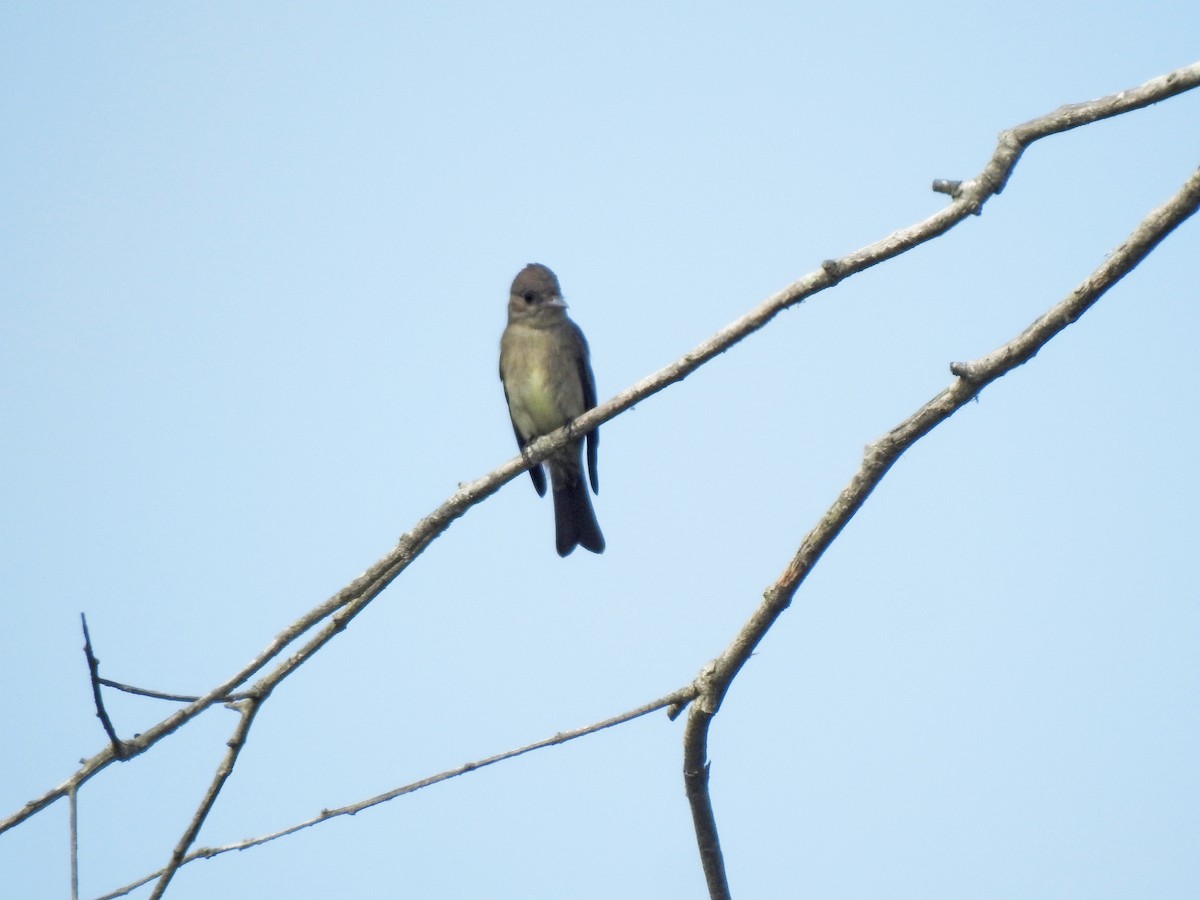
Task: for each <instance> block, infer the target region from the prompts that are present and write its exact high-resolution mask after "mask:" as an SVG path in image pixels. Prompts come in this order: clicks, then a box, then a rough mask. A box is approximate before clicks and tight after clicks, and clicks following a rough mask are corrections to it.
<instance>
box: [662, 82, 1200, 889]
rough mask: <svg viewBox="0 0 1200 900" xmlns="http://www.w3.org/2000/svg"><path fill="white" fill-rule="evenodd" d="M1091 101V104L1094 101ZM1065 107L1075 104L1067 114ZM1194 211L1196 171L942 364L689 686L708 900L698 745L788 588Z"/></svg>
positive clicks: (693, 783)
mask: <svg viewBox="0 0 1200 900" xmlns="http://www.w3.org/2000/svg"><path fill="white" fill-rule="evenodd" d="M1098 102H1100V101H1098ZM1066 109H1068V110H1071V109H1074V107H1066ZM1198 207H1200V170H1197V171H1196V172H1194V173H1193V174H1192V176H1191V178H1189V179H1188V180H1187V182H1185V183H1184V185H1183V187H1182V188H1181V189H1180V191H1179V193H1177V194H1176V195H1175V196H1174V197H1172V198H1171V199H1170V200H1169V201H1167V202H1166V203H1165V204H1163V205H1162V206H1160V207H1159V208H1158V209H1155V210H1154V211H1153V212H1151V213H1150V214H1149V215H1148V216H1147V217H1146V218H1145V219H1143V220H1142V222H1141V224H1140V225H1138V227H1137V228H1136V229H1134V231H1133V233H1132V234H1131V235H1130V236H1129V237H1128V238H1127V239H1126V240H1125V242H1124V243H1123V244H1121V246H1119V247H1118V248H1117V249H1116V250H1114V251H1113V252H1112V254H1111V255H1110V256H1109V257H1108V259H1107V260H1105V262H1104V264H1103V265H1101V266H1100V267H1099V268H1098V269H1097V270H1096V271H1095V272H1093V273H1092V274H1091V275H1089V276H1088V277H1087V278H1086V279H1084V280H1083V281H1082V282H1081V283H1080V284H1079V286H1078V287H1076V288H1075V290H1073V291H1072V292H1071V293H1070V294H1068V295H1067V296H1066V297H1064V298H1063V299H1062V300H1060V301H1059V302H1058V303H1057V304H1055V305H1054V306H1053V307H1051V308H1050V310H1049V311H1048V312H1046V313H1045V314H1044V315H1042V316H1041V317H1040V318H1038V319H1037V320H1036V321H1035V322H1034V323H1033V324H1031V325H1030V326H1029V327H1028V328H1026V329H1025V330H1024V331H1023V332H1021V334H1020V335H1018V336H1017V337H1015V338H1013V339H1012V340H1011V341H1009V342H1008V343H1007V344H1004V345H1003V346H1002V347H999V348H998V349H996V350H994V351H992V352H991V353H989V354H988V355H987V356H985V357H983V358H982V359H978V360H975V361H974V362H968V363H954V364H952V365H951V366H950V370H951V372H952V373H953V374H954V375H955V376H956V378H955V381H954V382H953V383H952V384H951V385H950V386H949V387H947V388H946V389H945V390H943V391H942V392H941V393H940V394H938V395H937V396H936V397H934V398H933V399H932V400H930V401H929V402H928V403H926V404H925V405H924V406H922V407H921V408H920V409H919V410H917V411H916V412H915V413H914V414H913V415H912V416H910V417H909V418H907V419H905V420H904V421H903V422H901V423H900V424H899V425H897V426H896V427H895V428H893V429H892V430H891V431H890V432H888V433H887V434H885V435H884V436H883V437H881V438H880V439H879V440H877V441H875V442H874V443H873V444H871V445H869V446H868V447H867V450H866V453H865V455H864V458H863V462H862V466H861V467H860V468H859V470H858V472H856V473H855V475H854V477H853V478H852V479H851V480H850V483H849V484H848V485H847V486H846V487H845V488H844V489H843V490H842V492H841V494H840V495H839V496H838V498H837V500H836V501H835V502H834V504H833V506H831V507H830V508H829V510H828V511H827V512H826V513H825V515H824V516H823V517H822V518H821V521H820V522H818V523H817V525H816V527H814V528H813V529H812V530H811V531H810V532H809V533H808V534H807V535H806V536H805V537H804V540H803V542H802V543H801V544H800V549H799V550H797V551H796V555H795V556H794V557H793V558H792V560H791V562H789V563H788V565H787V568H786V569H785V570H784V572H783V574H782V575H781V576H780V577H779V579H778V580H777V581H776V582H775V583H774V584H772V585H771V586H770V587H769V588H767V590H766V592H765V593H764V595H763V602H762V603H761V604H760V605H759V607H758V609H756V610H755V611H754V614H753V615H752V616H751V617H750V620H749V621H748V622H747V623H746V624H745V625H744V626H743V627H742V629H741V631H739V632H738V633H737V635H736V636H735V637H734V639H733V641H732V643H730V645H729V647H728V648H726V650H725V652H724V653H722V654H721V655H720V656H719V657H717V659H716V660H714V661H713V662H712V663H710V664H709V665H708V666H707V667H706V668H705V670H704V671H703V672H702V673H701V675H700V677H699V678H698V679H697V681H696V684H697V687H698V688H699V690H700V694H699V696H698V697H697V698H696V700H695V702H694V703H693V704H692V708H691V711H690V712H689V713H688V721H687V726H686V727H685V729H684V783H685V785H686V787H687V793H688V800H689V801H690V802H691V805H692V818H693V820H694V822H695V825H696V838H697V842H698V844H699V847H700V856H701V862H702V864H703V866H704V873H705V877H706V879H707V881H708V885H709V894H710V896H711V897H712V898H714V900H716V898H724V897H728V896H729V885H728V882H727V880H726V877H725V871H724V862H723V860H722V857H721V851H720V842H719V840H718V838H717V831H716V820H715V818H714V816H713V812H712V801H711V799H710V796H709V791H708V765H709V764H708V762H707V757H706V749H705V748H706V746H707V742H708V730H709V727H710V725H711V723H712V719H713V716H715V715H716V713H717V710H718V709H719V708H720V706H721V701H722V700H723V699H724V697H725V693H726V692H727V691H728V689H729V685H730V684H731V683H732V682H733V679H734V678H735V677H736V676H737V674H738V672H739V671H741V668H742V666H743V665H745V663H746V661H747V660H748V659H749V658H750V656H751V654H752V653H753V652H754V650H755V648H756V647H757V646H758V645H759V643H760V642H761V641H762V639H763V638H764V637H765V636H766V633H767V632H768V631H769V630H770V628H771V626H772V625H774V624H775V621H776V620H777V619H778V618H779V616H780V615H781V614H782V613H783V611H784V610H785V609H787V608H788V606H789V605H790V604H791V602H792V597H793V596H794V595H795V593H796V590H797V589H798V588H799V587H800V585H801V584H802V583H803V581H804V579H805V578H806V577H807V576H808V573H809V572H811V571H812V569H813V567H814V566H815V565H816V564H817V561H818V560H820V558H821V556H822V554H824V552H825V550H826V549H828V547H829V546H830V545H831V544H832V543H833V541H834V540H835V539H836V538H837V536H838V535H839V534H840V533H841V531H842V529H843V528H844V527H845V526H846V524H847V523H848V522H849V521H850V519H851V518H853V516H854V514H855V513H856V512H858V510H859V509H860V508H861V507H862V505H863V504H864V503H865V502H866V500H867V498H868V497H869V496H870V495H871V492H872V491H873V490H874V489H875V486H876V485H877V484H879V482H880V481H881V480H882V479H883V476H884V475H886V474H887V472H888V470H889V469H890V468H891V467H892V464H893V463H895V462H896V460H897V459H899V458H900V455H901V454H902V453H904V451H905V450H907V449H908V448H909V447H911V446H912V445H913V444H915V443H916V442H917V441H918V440H920V439H921V438H922V437H924V436H925V435H926V434H928V433H929V432H930V431H932V430H933V429H934V428H935V427H937V426H938V425H940V424H941V423H942V422H944V421H946V420H947V419H948V418H950V416H952V415H953V414H954V413H955V412H957V411H958V410H959V409H961V408H962V407H963V406H964V405H966V404H967V403H968V402H970V401H971V400H972V399H974V398H975V397H976V396H977V395H978V394H979V392H980V391H981V390H983V388H985V387H986V386H987V385H989V384H991V383H992V382H993V381H995V380H996V379H998V378H1000V377H1002V376H1004V375H1006V374H1008V373H1009V372H1011V371H1012V370H1013V369H1015V368H1016V367H1017V366H1020V365H1022V364H1024V363H1026V362H1028V361H1029V360H1031V359H1032V358H1033V357H1034V356H1035V355H1036V354H1037V352H1038V351H1039V350H1041V349H1042V347H1044V346H1045V345H1046V344H1047V343H1048V342H1049V341H1050V340H1051V339H1052V338H1053V337H1054V336H1055V335H1057V334H1058V333H1059V332H1061V331H1062V330H1063V329H1065V328H1066V327H1067V326H1068V325H1070V324H1071V323H1073V322H1074V321H1076V320H1077V319H1078V318H1079V317H1080V316H1082V315H1083V314H1084V313H1085V312H1086V311H1087V310H1088V309H1089V308H1090V307H1091V306H1092V305H1093V304H1094V303H1095V302H1096V301H1097V300H1099V299H1100V298H1101V297H1102V296H1104V294H1105V293H1106V292H1107V291H1108V289H1109V288H1111V287H1112V286H1113V285H1114V284H1116V283H1117V282H1118V281H1120V280H1121V279H1122V278H1123V277H1124V276H1125V275H1126V274H1128V273H1129V272H1130V271H1132V270H1133V269H1134V268H1135V267H1136V266H1137V265H1138V264H1139V263H1140V262H1141V261H1142V260H1143V259H1145V258H1146V256H1147V255H1148V254H1149V253H1150V252H1151V251H1152V250H1153V249H1154V248H1155V247H1156V246H1158V244H1159V242H1160V241H1162V240H1163V239H1164V238H1165V237H1166V236H1167V235H1168V234H1170V233H1171V232H1172V231H1173V230H1174V229H1175V228H1176V227H1178V226H1179V225H1180V224H1181V223H1182V222H1184V221H1185V220H1186V219H1187V218H1188V217H1190V216H1191V215H1192V214H1194V213H1195V212H1196V210H1197V208H1198Z"/></svg>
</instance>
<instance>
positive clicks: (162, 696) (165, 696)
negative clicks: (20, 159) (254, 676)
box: [100, 678, 250, 703]
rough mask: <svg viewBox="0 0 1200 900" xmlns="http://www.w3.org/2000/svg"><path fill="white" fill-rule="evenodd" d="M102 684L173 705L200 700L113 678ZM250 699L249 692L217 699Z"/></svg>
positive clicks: (222, 700)
mask: <svg viewBox="0 0 1200 900" xmlns="http://www.w3.org/2000/svg"><path fill="white" fill-rule="evenodd" d="M100 683H101V684H102V685H104V686H105V687H110V688H112V689H113V690H117V691H123V692H124V693H126V694H135V695H136V696H138V697H150V698H151V699H153V700H170V701H171V702H173V703H195V702H196V701H197V700H199V699H200V698H199V697H198V696H197V695H195V694H171V693H168V692H166V691H155V690H151V689H150V688H140V687H135V686H134V685H132V684H125V683H124V682H120V681H113V680H112V679H111V678H101V679H100ZM249 697H250V692H249V691H239V692H237V693H233V694H229V695H227V696H225V697H219V698H217V702H219V703H236V702H237V701H238V700H246V699H248V698H249Z"/></svg>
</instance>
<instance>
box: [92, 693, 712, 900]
mask: <svg viewBox="0 0 1200 900" xmlns="http://www.w3.org/2000/svg"><path fill="white" fill-rule="evenodd" d="M695 694H696V688H695V685H690V684H689V685H688V686H687V687H683V688H680V689H679V690H677V691H672V692H671V693H670V694H667V695H666V696H665V697H660V698H659V699H657V700H653V701H651V702H650V703H646V704H643V705H642V706H639V707H637V708H636V709H631V710H629V711H627V712H623V713H620V714H619V715H616V716H612V717H611V718H608V719H604V720H602V721H600V722H594V723H593V724H591V725H585V726H583V727H582V728H576V729H573V730H571V731H560V732H559V733H558V734H556V735H554V736H553V737H548V738H543V739H542V740H540V741H535V742H534V743H532V744H527V745H526V746H524V747H518V748H517V749H515V750H507V751H505V752H504V753H497V754H496V755H495V756H489V757H487V758H485V759H480V760H476V761H475V762H469V763H464V764H463V765H461V766H458V767H456V768H453V769H447V770H446V771H444V772H439V773H438V774H437V775H430V776H429V777H427V778H422V779H421V780H419V781H414V782H411V783H410V784H406V785H402V786H401V787H397V788H393V789H392V790H390V791H386V792H385V793H382V794H379V795H377V796H375V797H370V798H368V799H366V800H360V801H358V802H357V803H351V804H349V805H348V806H341V807H338V808H337V809H323V810H321V812H320V814H319V815H316V816H313V817H312V818H311V819H306V820H305V821H303V822H297V823H296V824H295V825H289V826H288V827H287V828H282V829H280V830H279V831H274V832H272V833H270V834H264V835H259V836H258V837H253V838H246V839H245V840H242V841H236V842H234V843H232V844H224V845H222V846H220V847H199V848H197V849H195V850H193V851H192V852H191V853H188V854H187V855H186V856H184V857H183V859H182V860H180V862H179V865H180V866H183V865H186V864H187V863H190V862H194V861H195V860H197V859H212V858H213V857H214V856H220V855H221V854H222V853H228V852H230V851H231V850H246V849H248V848H250V847H257V846H259V845H260V844H266V843H268V842H270V841H274V840H276V839H278V838H281V837H287V836H288V835H289V834H295V833H296V832H297V831H303V830H304V829H305V828H311V827H312V826H313V825H318V824H320V823H322V822H328V821H330V820H331V819H335V818H337V817H338V816H353V815H356V814H357V813H360V812H362V811H363V810H365V809H370V808H371V807H372V806H378V805H379V804H381V803H386V802H388V801H389V800H395V799H396V798H397V797H402V796H404V795H405V794H411V793H413V792H414V791H419V790H421V789H422V788H427V787H430V786H432V785H435V784H438V783H439V782H442V781H448V780H449V779H451V778H456V777H458V776H459V775H465V774H466V773H468V772H475V771H478V770H479V769H483V768H485V767H487V766H490V765H494V764H495V763H498V762H503V761H505V760H507V759H513V758H514V757H517V756H523V755H524V754H526V753H531V752H533V751H534V750H542V749H544V748H546V747H553V746H556V745H558V744H565V743H567V742H568V741H573V740H576V739H578V738H581V737H585V736H587V735H589V734H595V733H596V732H598V731H603V730H604V729H606V728H612V727H613V726H615V725H623V724H624V723H626V722H629V721H632V720H633V719H637V718H640V717H642V716H645V715H648V714H649V713H652V712H655V711H657V710H660V709H666V708H669V707H671V706H676V705H679V704H686V703H687V702H688V701H689V700H691V699H692V698H693V697H694V696H695ZM164 872H166V869H165V868H164V869H159V870H158V871H157V872H151V873H150V874H149V875H146V876H143V877H142V878H139V879H138V880H137V881H133V882H130V883H129V884H127V885H125V886H124V887H120V888H117V889H116V890H115V891H112V892H111V893H108V894H104V895H103V896H101V897H97V898H96V900H115V898H117V897H124V896H126V895H127V894H129V893H130V892H131V891H134V890H137V889H138V888H139V887H141V886H142V885H144V884H149V883H150V882H151V881H153V880H154V879H155V878H158V877H159V876H161V875H162V874H163V873H164Z"/></svg>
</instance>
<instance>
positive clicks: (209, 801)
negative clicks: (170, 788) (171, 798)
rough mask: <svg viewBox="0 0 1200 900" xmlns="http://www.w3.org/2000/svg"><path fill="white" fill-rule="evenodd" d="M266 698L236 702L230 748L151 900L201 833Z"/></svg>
mask: <svg viewBox="0 0 1200 900" xmlns="http://www.w3.org/2000/svg"><path fill="white" fill-rule="evenodd" d="M266 699H267V698H266V695H262V696H259V697H254V698H251V699H249V700H243V701H241V702H240V703H239V704H238V707H239V709H238V711H239V712H240V713H241V714H242V717H241V719H240V720H239V721H238V725H237V728H235V729H234V732H233V737H231V738H230V739H229V741H228V744H227V746H228V748H229V749H228V750H227V751H226V753H225V756H224V758H223V759H222V760H221V764H220V765H219V766H217V772H216V774H215V775H214V776H213V780H212V783H211V784H209V786H208V790H207V791H206V792H205V794H204V799H203V800H202V801H201V802H200V806H199V808H197V810H196V812H195V815H193V816H192V820H191V821H190V822H188V825H187V828H185V829H184V832H183V836H182V837H181V838H180V839H179V843H177V844H176V845H175V849H174V850H173V851H172V853H171V859H170V861H168V863H167V865H166V867H165V868H164V869H163V870H162V875H160V876H159V879H158V884H156V885H154V891H153V893H151V895H150V900H161V898H162V896H163V894H164V893H165V892H166V890H167V885H169V884H170V883H171V879H172V878H174V877H175V873H176V872H177V871H179V867H180V866H181V865H183V859H184V856H185V855H186V853H187V851H188V848H189V847H190V846H192V844H193V843H195V841H196V835H198V834H199V833H200V827H201V826H202V825H203V824H204V820H205V819H207V818H208V814H209V813H210V812H211V811H212V808H213V804H215V803H216V802H217V796H218V795H219V794H220V793H221V788H223V787H225V782H226V781H228V780H229V776H230V775H231V774H233V767H234V765H236V764H237V759H238V756H239V755H240V754H241V752H242V748H243V747H245V746H246V737H247V735H248V734H249V733H250V726H251V725H253V724H254V717H255V715H257V714H258V711H259V709H260V708H261V707H262V704H263V701H265V700H266Z"/></svg>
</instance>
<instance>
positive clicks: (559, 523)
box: [550, 467, 604, 556]
mask: <svg viewBox="0 0 1200 900" xmlns="http://www.w3.org/2000/svg"><path fill="white" fill-rule="evenodd" d="M550 480H551V482H552V483H553V485H554V538H555V546H556V547H557V549H558V555H559V556H566V555H567V554H568V553H570V552H571V551H572V550H574V549H575V548H576V547H583V548H584V549H585V550H591V551H592V552H593V553H603V552H604V535H603V534H601V533H600V523H599V522H597V521H596V513H595V511H593V509H592V501H591V498H590V497H588V490H587V485H586V484H585V483H584V481H583V469H582V467H573V468H572V469H568V470H566V471H563V470H562V469H558V468H557V467H555V468H554V469H553V470H552V472H551V479H550Z"/></svg>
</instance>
